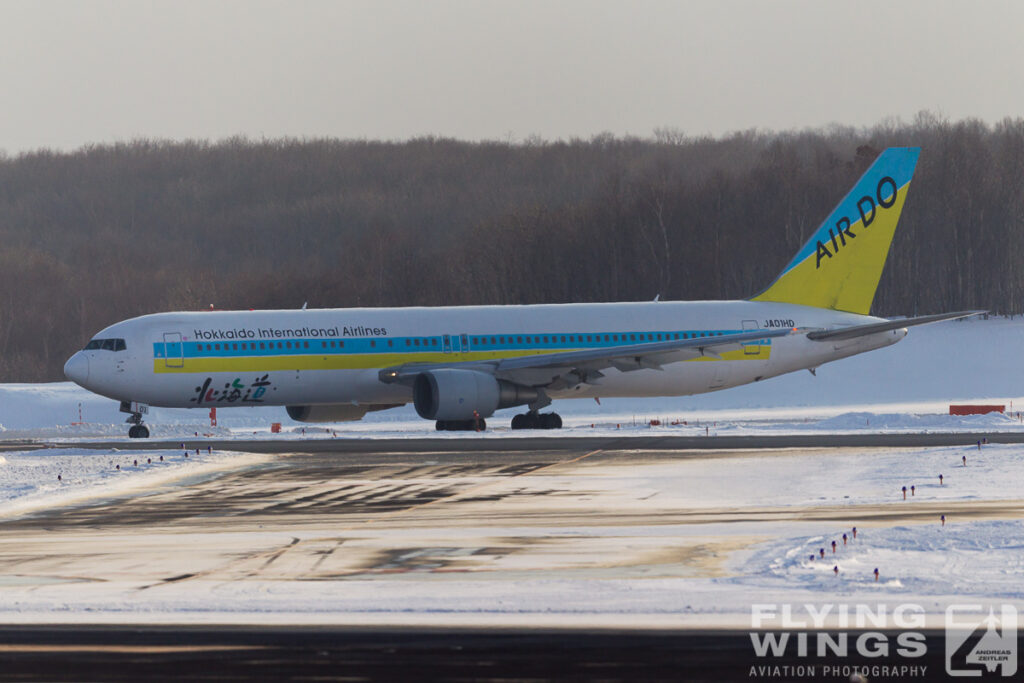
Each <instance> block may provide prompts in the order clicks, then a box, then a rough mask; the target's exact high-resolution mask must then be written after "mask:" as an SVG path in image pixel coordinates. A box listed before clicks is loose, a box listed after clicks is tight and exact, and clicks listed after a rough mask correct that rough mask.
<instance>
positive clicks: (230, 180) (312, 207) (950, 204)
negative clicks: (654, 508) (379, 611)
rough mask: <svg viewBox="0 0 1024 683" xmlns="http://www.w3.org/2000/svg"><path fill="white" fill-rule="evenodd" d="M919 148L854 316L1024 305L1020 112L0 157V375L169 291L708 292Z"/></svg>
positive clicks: (462, 297) (514, 298) (769, 273)
mask: <svg viewBox="0 0 1024 683" xmlns="http://www.w3.org/2000/svg"><path fill="white" fill-rule="evenodd" d="M895 145H899V146H903V145H915V146H920V147H921V148H922V153H921V157H920V162H919V164H918V168H917V173H916V174H915V177H914V181H913V182H912V183H911V187H910V192H909V195H908V198H907V201H906V205H905V207H904V211H903V216H902V218H901V221H900V226H899V229H898V230H897V233H896V238H895V240H894V242H893V246H892V250H891V252H890V254H889V261H888V264H887V266H886V270H885V273H884V274H883V276H882V282H881V285H880V288H879V291H878V294H877V296H876V298H875V303H874V308H873V311H872V312H873V313H875V314H876V315H900V314H905V315H915V314H926V313H937V312H942V311H952V310H961V309H974V308H983V309H989V310H992V311H994V312H1001V313H1020V312H1022V311H1024V268H1022V265H1024V119H1021V118H1016V119H1006V120H1004V121H1002V122H1000V123H997V124H995V125H988V124H985V123H983V122H980V121H976V120H963V121H949V120H946V119H944V118H942V117H939V116H936V115H933V114H930V113H927V112H924V113H921V114H919V115H918V116H917V117H916V118H915V119H914V121H913V122H910V123H904V122H900V121H887V122H884V123H882V124H879V125H877V126H875V127H872V128H869V129H860V128H857V129H855V128H846V127H841V126H833V127H829V128H825V129H820V130H807V131H797V132H784V133H775V132H767V131H757V130H751V131H745V132H739V133H735V134H732V135H728V136H724V137H719V138H715V137H706V136H689V135H687V134H686V133H685V132H683V131H680V130H676V129H670V128H666V129H658V130H656V131H654V134H653V135H652V136H651V137H649V138H638V137H616V136H613V135H610V134H606V135H599V136H595V137H592V138H589V139H572V140H560V141H545V140H543V139H539V138H536V137H533V138H528V139H526V140H523V141H512V140H508V141H485V142H466V141H460V140H455V139H445V138H432V137H425V138H416V139H411V140H407V141H391V142H388V141H370V140H336V139H301V140H299V139H271V140H253V139H248V138H231V139H227V140H222V141H218V142H204V141H153V140H134V141H131V142H126V143H120V144H110V145H95V146H87V147H83V148H81V149H78V150H75V151H71V152H56V151H52V150H37V151H33V152H29V153H22V154H19V155H17V156H12V155H3V156H0V236H2V242H3V249H2V250H0V381H3V382H34V381H51V380H60V379H63V376H62V372H61V368H62V366H63V363H64V361H65V360H66V359H67V357H68V356H69V355H70V354H71V353H72V352H73V351H74V350H76V349H78V348H81V347H82V346H83V345H84V344H85V342H86V341H87V340H88V339H89V338H90V337H91V336H92V335H93V334H95V333H96V332H97V331H99V330H100V329H101V328H103V327H104V326H106V325H109V324H111V323H113V322H116V321H118V320H123V319H125V318H129V317H132V316H135V315H141V314H145V313H153V312H159V311H169V310H198V309H209V308H210V307H211V306H212V307H215V308H217V309H235V308H241V309H250V308H299V307H301V306H302V305H303V304H308V305H309V306H310V307H349V306H407V305H459V304H513V303H551V302H582V301H630V300H649V299H653V298H654V297H655V296H656V295H657V296H660V297H661V298H662V299H731V298H745V297H749V296H752V295H754V294H756V293H757V292H759V291H760V290H762V289H764V288H765V287H766V286H767V285H768V284H769V283H770V282H771V281H772V279H773V278H774V277H775V276H776V275H777V274H778V272H779V271H780V270H781V269H782V267H783V266H784V265H785V264H786V263H787V262H788V260H789V259H790V258H791V257H792V255H793V254H794V253H795V252H796V251H797V249H798V248H799V247H800V246H801V244H802V243H803V242H804V241H805V240H806V239H807V237H808V236H809V235H810V233H811V232H812V231H813V230H814V229H815V228H816V227H817V226H818V225H819V224H820V223H821V221H822V220H823V219H824V218H825V216H826V215H827V214H828V212H829V211H830V210H831V209H832V207H833V206H834V205H835V204H836V203H837V202H838V201H839V200H840V199H841V198H842V196H843V195H844V194H845V192H846V191H847V190H848V189H849V188H850V187H851V186H852V185H853V183H854V182H855V181H856V179H857V178H858V177H859V175H860V174H861V173H862V172H863V171H864V169H866V167H867V166H868V165H869V164H870V163H871V161H872V160H873V159H874V158H875V156H877V154H878V153H879V152H880V151H881V150H882V149H884V148H885V147H888V146H895Z"/></svg>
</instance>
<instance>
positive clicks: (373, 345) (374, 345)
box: [370, 339, 377, 349]
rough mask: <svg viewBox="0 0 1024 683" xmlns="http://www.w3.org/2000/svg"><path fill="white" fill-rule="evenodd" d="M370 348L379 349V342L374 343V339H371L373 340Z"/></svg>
mask: <svg viewBox="0 0 1024 683" xmlns="http://www.w3.org/2000/svg"><path fill="white" fill-rule="evenodd" d="M370 348H371V349H375V348H377V342H376V341H374V340H373V339H371V340H370Z"/></svg>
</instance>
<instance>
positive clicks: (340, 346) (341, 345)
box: [331, 341, 345, 349]
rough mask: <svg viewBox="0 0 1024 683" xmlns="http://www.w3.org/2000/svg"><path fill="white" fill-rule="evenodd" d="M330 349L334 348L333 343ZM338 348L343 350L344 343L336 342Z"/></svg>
mask: <svg viewBox="0 0 1024 683" xmlns="http://www.w3.org/2000/svg"><path fill="white" fill-rule="evenodd" d="M331 348H334V342H331ZM338 348H339V349H343V348H345V342H343V341H340V342H338Z"/></svg>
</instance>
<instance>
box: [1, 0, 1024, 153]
mask: <svg viewBox="0 0 1024 683" xmlns="http://www.w3.org/2000/svg"><path fill="white" fill-rule="evenodd" d="M0 13H2V14H0V149H3V150H6V151H7V152H9V153H17V152H21V151H25V150H29V149H34V148H38V147H50V148H56V149H72V148H75V147H78V146H81V145H84V144H89V143H96V142H110V141H117V140H130V139H133V138H137V137H148V138H170V139H183V138H204V139H214V140H215V139H220V138H223V137H227V136H231V135H236V134H244V135H248V136H251V137H257V138H258V137H269V138H273V137H280V136H297V137H318V136H332V137H342V138H371V139H378V138H379V139H405V138H409V137H412V136H417V135H425V134H433V135H443V136H453V137H458V138H463V139H470V140H479V139H509V138H511V139H513V140H522V139H523V138H525V137H527V136H530V135H539V136H541V137H543V138H545V139H549V140H550V139H558V138H569V137H589V136H591V135H594V134H596V133H600V132H603V131H610V132H612V133H615V134H619V135H622V134H633V135H640V136H650V135H652V133H653V131H654V129H655V128H657V127H669V128H676V129H679V130H682V131H685V132H686V133H689V134H704V133H711V134H714V135H721V134H724V133H728V132H730V131H735V130H741V129H747V128H759V129H767V130H789V129H798V128H804V127H808V126H810V127H818V126H824V125H828V124H831V123H840V124H849V125H854V126H864V125H871V124H874V123H877V122H879V121H880V120H882V119H885V118H886V117H899V118H902V119H903V120H912V119H913V117H914V115H915V114H916V113H917V112H918V111H920V110H922V109H928V110H931V111H933V112H936V113H939V114H941V115H944V116H946V117H948V118H950V119H960V118H964V117H969V116H972V117H978V118H981V119H984V120H986V121H989V122H994V121H998V120H1000V119H1002V118H1003V117H1006V116H1011V117H1018V116H1021V115H1022V114H1024V2H986V3H974V2H952V1H950V2H943V1H941V0H927V1H921V2H917V1H914V2H900V1H899V0H886V1H884V2H875V1H863V0H860V1H857V2H852V1H851V2H842V3H841V2H825V1H822V0H816V1H813V2H795V1H794V2H785V1H776V2H758V1H753V0H751V1H750V2H729V1H723V0H715V1H712V2H683V1H682V0H676V1H668V0H666V1H661V0H646V1H645V0H630V1H629V2H611V1H602V0H589V1H584V0H572V1H562V2H559V1H557V0H538V1H534V0H514V1H509V2H497V1H488V0H475V1H459V0H435V1H429V0H417V1H394V2H388V1H387V0H372V1H369V2H355V1H350V0H337V1H334V2H324V1H311V0H307V1H305V2H300V1H296V0H289V1H287V2H274V1H270V0H245V1H238V2H236V1H223V2H217V1H216V0H204V1H202V2H192V1H189V0H172V1H169V2H165V1H163V0H150V1H146V0H130V1H123V2H122V1H113V0H107V1H96V2H88V1H86V0H75V1H68V2H56V1H51V2H47V1H45V0H31V1H25V2H14V1H11V0H0Z"/></svg>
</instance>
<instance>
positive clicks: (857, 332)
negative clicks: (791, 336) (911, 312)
mask: <svg viewBox="0 0 1024 683" xmlns="http://www.w3.org/2000/svg"><path fill="white" fill-rule="evenodd" d="M987 312H988V311H958V312H956V313H937V314H935V315H920V316H917V317H916V318H901V319H899V320H889V321H887V322H884V323H870V324H868V325H856V326H854V327H842V328H839V329H836V330H819V331H817V332H809V333H808V334H807V338H808V339H813V340H814V341H842V340H843V339H856V338H857V337H864V336H866V335H869V334H877V333H879V332H888V331H889V330H899V329H901V328H904V327H913V326H914V325H927V324H928V323H937V322H941V321H943V320H956V319H957V318H969V317H970V316H972V315H981V314H982V313H987Z"/></svg>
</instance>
